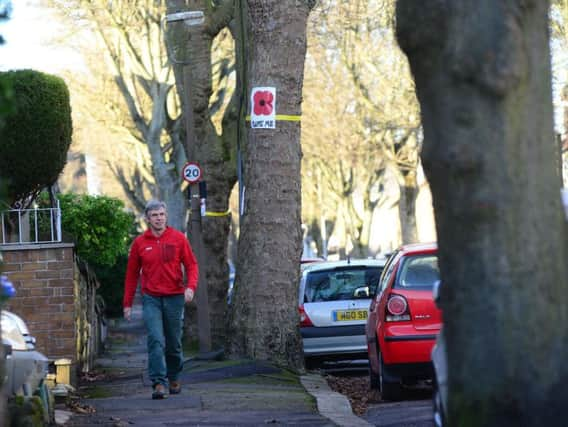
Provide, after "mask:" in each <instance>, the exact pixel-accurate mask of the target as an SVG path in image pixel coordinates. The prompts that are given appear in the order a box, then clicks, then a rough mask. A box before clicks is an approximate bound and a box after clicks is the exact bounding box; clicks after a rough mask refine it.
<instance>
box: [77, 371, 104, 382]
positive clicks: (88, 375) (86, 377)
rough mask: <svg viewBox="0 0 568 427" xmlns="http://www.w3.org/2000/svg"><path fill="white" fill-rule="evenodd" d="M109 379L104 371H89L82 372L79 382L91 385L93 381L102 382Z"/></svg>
mask: <svg viewBox="0 0 568 427" xmlns="http://www.w3.org/2000/svg"><path fill="white" fill-rule="evenodd" d="M108 377H109V374H108V373H106V372H104V371H102V372H101V371H91V372H83V374H82V375H81V378H80V381H81V382H86V383H92V382H95V381H103V380H106V379H107V378H108Z"/></svg>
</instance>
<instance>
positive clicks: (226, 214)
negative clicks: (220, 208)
mask: <svg viewBox="0 0 568 427" xmlns="http://www.w3.org/2000/svg"><path fill="white" fill-rule="evenodd" d="M229 215H231V211H230V210H228V211H227V212H211V211H205V216H229Z"/></svg>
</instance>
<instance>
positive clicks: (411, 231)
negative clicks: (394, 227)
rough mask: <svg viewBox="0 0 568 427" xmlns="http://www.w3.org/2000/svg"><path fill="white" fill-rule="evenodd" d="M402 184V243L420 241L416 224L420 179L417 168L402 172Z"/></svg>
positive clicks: (400, 202)
mask: <svg viewBox="0 0 568 427" xmlns="http://www.w3.org/2000/svg"><path fill="white" fill-rule="evenodd" d="M401 175H402V177H401V179H402V181H403V182H402V184H399V190H400V199H399V202H398V215H399V220H400V232H401V237H402V243H403V244H406V243H415V242H417V241H418V227H417V225H416V198H417V197H418V191H419V187H418V181H417V180H416V169H412V170H410V171H406V172H402V173H401Z"/></svg>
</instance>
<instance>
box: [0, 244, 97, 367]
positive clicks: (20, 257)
mask: <svg viewBox="0 0 568 427" xmlns="http://www.w3.org/2000/svg"><path fill="white" fill-rule="evenodd" d="M0 251H1V253H2V257H3V260H4V262H3V265H2V274H4V275H6V276H7V277H8V278H9V280H10V281H11V282H12V283H13V284H14V287H15V288H16V296H15V297H14V298H12V299H10V300H9V301H8V302H7V304H6V309H7V310H9V311H12V312H14V313H16V314H17V315H19V316H21V317H22V318H23V319H24V321H25V322H26V324H27V326H28V328H29V330H30V333H31V334H32V335H33V336H35V338H36V340H37V342H36V349H37V350H38V351H40V352H42V353H43V354H45V356H46V357H47V358H48V359H50V360H52V361H54V360H56V359H61V358H66V359H70V360H71V361H72V363H73V365H75V367H76V368H78V369H80V370H89V369H90V367H91V366H92V362H93V361H94V357H95V356H96V354H97V353H98V351H99V350H100V347H101V344H100V342H101V340H102V333H101V330H100V327H101V324H102V322H101V320H102V319H103V313H102V312H101V311H102V310H98V309H97V299H96V289H97V287H98V282H97V281H96V278H95V277H94V275H93V274H92V273H91V272H90V271H89V268H88V266H87V265H86V264H85V263H82V262H81V261H79V260H78V259H77V258H76V256H75V253H74V245H73V244H69V243H49V244H33V245H4V246H2V245H0Z"/></svg>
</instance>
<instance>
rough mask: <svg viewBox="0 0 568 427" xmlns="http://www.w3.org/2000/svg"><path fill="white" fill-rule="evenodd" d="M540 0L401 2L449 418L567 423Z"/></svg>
mask: <svg viewBox="0 0 568 427" xmlns="http://www.w3.org/2000/svg"><path fill="white" fill-rule="evenodd" d="M548 6H549V4H548V2H547V1H536V0H514V1H513V0H482V1H466V0H454V1H451V2H450V1H447V0H435V1H434V0H432V1H430V2H427V3H425V2H423V1H421V0H399V1H398V4H397V37H398V41H399V44H400V46H401V47H402V49H403V50H404V51H405V53H406V54H407V55H408V58H409V60H410V64H411V68H412V73H413V75H414V78H415V81H416V89H417V94H418V98H419V101H420V104H421V114H422V121H423V125H424V137H425V139H424V147H423V151H422V161H423V164H424V169H425V172H426V175H427V177H428V180H429V182H430V185H431V188H432V195H433V202H434V209H435V215H436V226H437V232H438V240H439V258H440V268H441V275H442V281H443V284H442V287H441V305H442V309H443V312H444V333H445V335H446V338H447V339H446V341H447V356H448V369H449V414H448V415H449V417H448V421H449V423H448V425H454V426H500V427H503V426H519V425H523V426H543V425H547V426H560V425H565V424H566V410H565V406H566V401H567V400H568V391H566V387H565V384H566V381H567V380H568V364H566V361H565V355H566V353H567V351H568V342H567V332H566V328H564V327H563V326H560V325H565V324H566V322H567V320H568V319H567V307H568V280H567V279H568V270H567V264H566V259H567V256H568V248H567V246H568V233H567V224H566V220H565V219H564V216H563V215H564V214H563V211H562V206H561V202H560V191H559V190H560V186H561V180H560V172H559V170H558V166H557V165H558V161H557V156H558V150H557V147H556V144H555V141H554V135H553V111H552V96H551V92H552V91H551V71H550V52H549V37H548V31H547V23H548Z"/></svg>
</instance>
